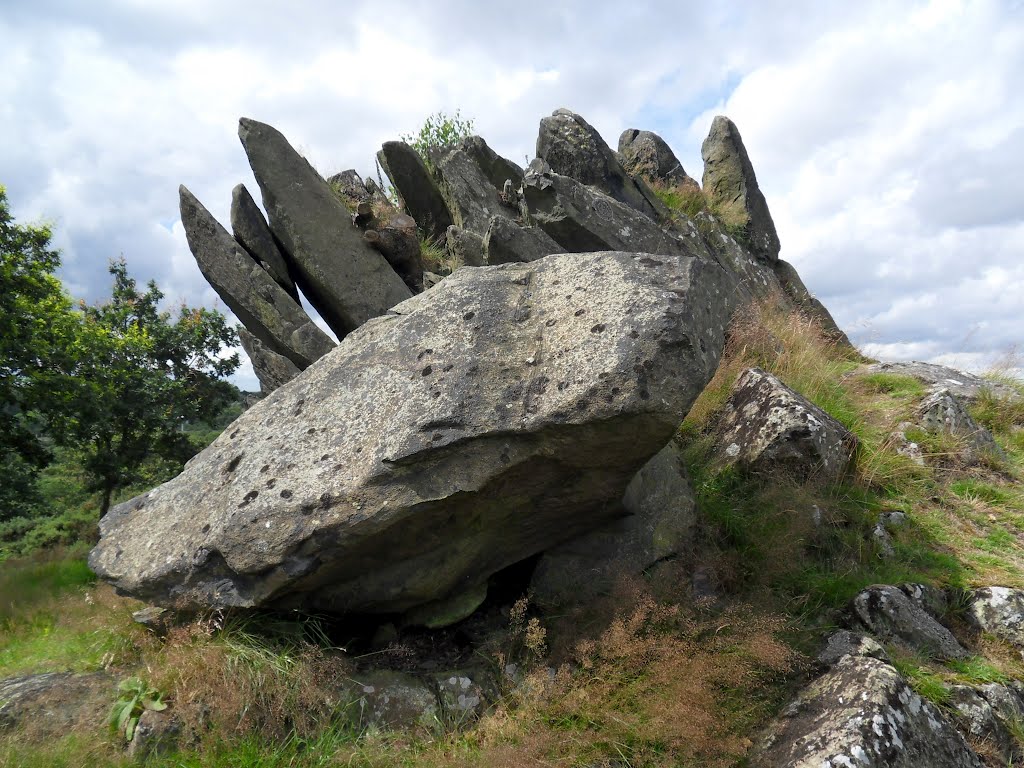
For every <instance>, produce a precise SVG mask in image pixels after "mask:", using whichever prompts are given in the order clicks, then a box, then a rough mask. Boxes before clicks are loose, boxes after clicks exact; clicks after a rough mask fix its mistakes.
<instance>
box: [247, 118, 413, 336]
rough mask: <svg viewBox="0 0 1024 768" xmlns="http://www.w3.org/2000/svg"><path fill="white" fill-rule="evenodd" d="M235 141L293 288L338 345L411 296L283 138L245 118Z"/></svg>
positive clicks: (270, 129)
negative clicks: (284, 255) (253, 179)
mask: <svg viewBox="0 0 1024 768" xmlns="http://www.w3.org/2000/svg"><path fill="white" fill-rule="evenodd" d="M238 136H239V138H240V139H241V140H242V146H243V147H245V153H246V155H248V157H249V164H250V165H251V166H252V172H253V175H255V176H256V181H257V183H258V184H259V185H260V191H261V192H262V193H263V207H264V208H265V209H266V211H267V217H268V218H269V220H270V229H271V231H272V232H273V233H274V236H275V237H276V238H277V240H278V242H280V243H281V245H282V246H283V248H284V250H285V252H286V253H287V254H288V259H289V263H290V265H291V266H292V267H293V270H292V271H293V272H294V276H295V280H296V282H297V283H298V285H299V288H301V289H302V293H303V294H304V295H305V296H306V298H307V299H309V301H310V303H311V304H312V305H313V306H314V307H315V308H316V310H317V312H319V313H320V316H321V317H322V318H323V319H324V320H325V321H327V324H328V325H329V326H330V327H331V330H333V331H334V332H335V333H336V334H337V335H338V337H339V338H340V337H342V336H344V335H345V334H347V333H349V332H350V331H353V330H355V329H356V328H358V327H359V326H360V325H362V324H363V323H365V322H366V321H367V320H369V319H370V318H372V317H377V316H378V315H381V314H383V313H384V312H385V311H387V310H388V309H389V308H391V307H393V306H394V305H395V304H397V303H399V302H400V301H403V300H404V299H407V298H408V297H409V296H410V295H411V293H410V291H409V289H408V288H407V287H406V285H405V284H404V283H403V282H402V280H401V278H400V277H399V276H398V275H397V274H396V273H395V271H394V270H393V269H392V268H391V267H390V266H389V265H388V263H387V261H385V259H384V257H383V256H381V255H380V253H378V252H377V251H376V250H374V249H373V248H372V247H371V246H370V245H369V243H367V242H366V241H365V240H364V239H363V237H362V235H361V233H360V232H359V230H358V229H357V228H356V227H355V226H354V225H353V224H352V222H351V218H350V216H349V214H348V210H347V209H346V208H345V206H344V205H343V204H342V202H341V201H340V200H339V199H338V198H337V197H336V196H335V194H334V193H333V192H332V191H331V187H330V185H329V184H328V183H327V182H326V181H324V179H323V178H321V176H320V174H318V173H317V172H316V171H315V170H313V168H312V166H310V164H309V163H308V162H307V161H306V160H305V159H304V158H303V157H302V156H301V155H299V153H298V152H296V151H295V150H294V149H293V148H292V146H291V145H290V144H289V143H288V141H287V140H286V139H285V137H284V136H282V135H281V134H280V133H279V132H278V131H276V130H275V129H273V128H271V127H270V126H269V125H265V124H263V123H258V122H256V121H255V120H249V119H247V118H242V119H241V120H240V121H239V127H238ZM243 322H244V321H243Z"/></svg>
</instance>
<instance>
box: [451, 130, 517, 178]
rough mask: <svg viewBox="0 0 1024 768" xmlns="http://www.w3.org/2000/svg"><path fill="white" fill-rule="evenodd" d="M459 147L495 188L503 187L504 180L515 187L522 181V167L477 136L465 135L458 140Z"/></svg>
mask: <svg viewBox="0 0 1024 768" xmlns="http://www.w3.org/2000/svg"><path fill="white" fill-rule="evenodd" d="M459 149H461V150H462V151H463V152H465V153H466V154H467V155H469V156H470V157H471V158H472V159H473V162H474V163H476V165H477V167H478V168H479V169H480V170H481V171H482V172H483V174H484V176H486V177H487V179H488V181H490V182H491V185H492V186H493V187H494V188H495V189H497V190H499V191H501V190H502V189H504V188H505V182H506V181H511V182H512V186H513V187H515V188H517V189H518V188H519V185H520V184H522V183H523V169H522V168H520V167H519V166H518V165H516V164H515V163H513V162H512V161H511V160H506V159H505V158H504V157H502V156H501V155H499V154H498V153H497V152H495V151H494V150H493V149H491V148H490V147H489V146H487V142H486V141H484V140H483V139H482V138H480V137H479V136H467V137H466V138H464V139H463V140H462V141H460V142H459Z"/></svg>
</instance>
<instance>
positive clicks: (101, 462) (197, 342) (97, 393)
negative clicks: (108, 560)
mask: <svg viewBox="0 0 1024 768" xmlns="http://www.w3.org/2000/svg"><path fill="white" fill-rule="evenodd" d="M50 240H51V232H50V230H49V228H47V227H45V226H41V225H19V224H16V223H15V222H14V220H13V217H12V216H11V214H10V211H9V208H8V204H7V198H6V193H5V192H4V190H3V188H2V187H0V281H2V290H0V398H2V400H0V472H3V482H0V520H3V519H6V518H10V517H13V516H18V515H26V514H29V513H30V511H31V508H32V504H33V501H34V499H33V490H34V487H35V485H34V484H35V476H36V473H37V472H38V470H39V468H41V467H42V466H45V464H46V463H47V461H48V460H49V458H50V450H49V446H50V445H53V444H56V445H62V446H66V447H69V448H72V449H74V450H75V451H77V452H78V454H79V455H80V457H81V461H82V466H83V469H84V470H85V473H86V475H87V477H88V488H89V490H90V491H97V492H99V493H100V494H101V514H103V513H105V512H106V511H107V508H108V507H109V504H110V500H111V498H112V496H113V494H114V492H115V491H116V490H117V489H119V488H123V487H125V486H126V485H129V484H130V483H132V482H134V481H136V480H137V479H138V478H139V477H140V470H141V469H142V468H143V466H144V465H145V464H146V462H148V461H152V460H160V461H166V462H170V463H172V464H176V465H179V466H180V465H181V464H182V463H183V462H184V461H185V460H187V459H188V458H189V457H190V456H191V455H192V453H194V450H195V449H194V447H193V444H192V443H191V442H190V441H189V439H188V437H187V435H186V434H184V433H183V431H182V430H183V427H184V426H185V424H186V423H188V422H192V421H197V420H206V419H210V418H212V417H213V416H215V415H216V414H217V413H218V412H219V411H220V410H221V409H222V408H223V407H224V406H225V405H226V404H227V403H229V402H231V401H232V400H234V399H236V396H237V390H236V389H235V388H234V386H232V385H231V384H229V383H228V382H226V381H224V380H223V378H224V377H225V376H227V375H229V374H231V373H232V372H233V371H234V370H235V369H236V368H237V367H238V356H237V355H231V356H225V355H223V354H222V350H223V349H224V348H225V347H231V346H233V345H234V344H236V343H237V337H236V335H235V332H234V330H233V329H232V328H230V327H229V326H228V325H227V323H226V321H225V318H224V317H223V315H221V314H220V313H218V312H215V311H210V310H206V309H193V308H189V307H187V306H185V305H182V306H181V307H179V308H178V311H177V316H176V317H172V315H171V313H169V312H166V311H161V310H160V308H159V305H160V302H161V300H162V299H163V293H162V292H161V291H160V289H159V288H158V287H157V285H156V283H154V282H152V281H150V282H149V284H148V285H147V287H146V290H145V291H142V290H140V289H139V287H138V285H137V283H136V281H135V280H134V279H133V278H132V277H131V276H130V275H129V274H128V268H127V265H126V264H125V262H124V260H123V259H121V260H118V261H114V262H112V263H111V265H110V273H111V275H112V276H113V279H114V284H113V291H112V295H111V298H110V300H109V301H106V302H102V303H98V304H95V305H92V306H89V305H86V304H85V303H84V302H83V303H80V304H79V305H78V306H77V307H76V306H75V305H74V304H73V302H72V301H71V299H70V298H69V297H68V296H67V295H66V294H65V292H64V290H63V287H62V285H61V283H60V280H59V279H58V278H57V277H56V276H55V275H54V272H55V270H56V269H57V267H58V266H59V265H60V257H59V254H58V253H57V251H55V250H54V249H53V248H52V247H51V245H50Z"/></svg>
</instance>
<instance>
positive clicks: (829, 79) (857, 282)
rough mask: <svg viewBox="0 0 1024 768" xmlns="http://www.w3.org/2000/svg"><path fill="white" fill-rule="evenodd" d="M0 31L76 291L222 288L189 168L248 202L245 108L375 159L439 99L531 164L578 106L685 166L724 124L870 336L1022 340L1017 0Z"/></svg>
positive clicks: (108, 9) (407, 10)
mask: <svg viewBox="0 0 1024 768" xmlns="http://www.w3.org/2000/svg"><path fill="white" fill-rule="evenodd" d="M0 39H2V40H3V41H4V44H3V46H2V47H0V71H2V72H3V75H4V76H3V78H0V183H2V184H4V185H6V187H7V190H8V197H9V199H10V202H11V204H12V208H13V210H14V214H15V216H16V217H17V219H18V220H20V221H27V220H39V219H46V220H49V221H51V222H53V223H54V224H55V226H56V244H57V245H58V246H59V247H60V248H61V249H62V251H63V255H64V267H63V271H62V277H63V278H64V280H65V283H66V285H67V287H68V290H69V291H70V292H71V293H72V294H73V295H74V296H76V297H80V298H85V299H88V300H96V299H99V298H102V297H103V296H104V294H105V292H106V291H107V290H108V287H109V276H108V275H107V273H106V264H107V261H108V260H109V259H110V258H112V257H117V256H118V255H121V254H123V255H124V256H125V258H126V259H127V260H128V264H129V268H130V270H131V272H132V273H133V274H134V275H135V276H136V277H138V278H139V279H140V280H148V279H150V278H154V279H156V281H157V282H158V283H159V285H160V286H161V288H162V289H163V290H164V291H165V293H166V294H167V295H168V297H169V300H170V301H181V300H185V301H187V302H188V303H190V304H205V305H207V306H215V305H217V302H218V300H217V297H216V294H215V293H214V292H213V290H212V289H211V288H209V286H208V285H207V284H206V283H205V282H204V280H203V278H202V276H201V275H200V273H199V270H198V269H197V268H196V266H195V264H194V262H193V260H192V257H191V255H190V254H189V252H188V248H187V245H186V243H185V236H184V233H183V231H182V228H181V224H180V222H179V221H178V210H177V204H178V196H177V186H178V184H179V183H184V184H186V185H187V186H188V187H189V188H190V189H191V190H192V191H193V192H194V193H195V194H196V195H197V196H198V197H199V198H200V199H201V200H202V201H203V202H204V203H205V204H206V205H207V207H208V208H209V209H210V210H211V211H212V212H213V213H214V215H215V216H217V217H218V218H220V219H221V221H222V222H227V221H228V210H229V206H230V196H231V188H232V187H233V186H234V185H235V184H236V183H238V182H239V181H244V182H246V184H247V186H249V188H250V190H251V191H253V192H254V193H255V192H256V190H257V188H256V185H255V182H254V181H253V179H252V176H251V173H250V172H249V169H248V166H247V164H246V161H245V155H244V153H243V152H242V148H241V146H240V145H239V143H238V139H237V135H236V126H237V119H238V117H240V116H243V115H244V116H248V117H253V118H255V119H258V120H261V121H264V122H269V123H271V124H273V125H274V126H276V127H277V128H279V129H280V130H281V131H283V132H284V134H285V135H286V136H288V137H289V139H290V140H291V141H292V143H293V145H294V146H296V147H297V148H298V149H299V150H300V151H301V152H303V154H305V155H306V156H307V157H308V158H309V159H310V161H311V162H312V163H313V164H314V165H315V166H316V167H317V168H318V169H319V170H320V171H321V172H322V173H324V174H330V173H334V172H337V171H340V170H343V169H345V168H353V167H354V168H356V169H357V170H359V171H360V172H361V173H364V174H366V173H368V172H370V171H371V169H372V167H373V166H372V164H373V153H374V151H375V150H376V149H377V148H378V147H379V145H380V144H381V143H382V142H383V141H386V140H388V139H392V138H397V137H398V136H399V135H400V134H403V133H411V132H414V131H415V130H416V129H417V127H418V126H419V125H420V124H421V123H422V121H423V119H424V118H425V117H426V116H427V115H428V114H430V113H432V112H435V111H437V110H443V111H446V112H453V111H454V110H456V109H460V110H461V112H462V114H463V116H465V117H471V118H473V119H474V120H475V126H476V130H477V132H478V133H479V134H481V135H482V136H484V137H485V138H486V139H487V141H488V143H490V144H491V146H493V147H494V148H495V149H496V150H497V151H499V152H500V153H502V154H504V155H506V156H507V157H509V158H511V159H513V160H515V161H517V162H519V163H520V164H525V163H526V162H527V160H528V158H530V157H532V156H533V149H534V142H535V140H536V135H537V123H538V120H539V119H540V118H541V117H542V116H544V115H546V114H549V113H550V112H551V111H552V110H554V109H556V108H558V107H563V106H564V107H569V108H571V109H572V110H574V111H576V112H578V113H580V114H582V115H583V116H584V117H586V118H587V119H588V120H589V121H590V122H591V123H592V124H593V125H594V126H595V127H597V129H598V130H599V131H601V133H602V134H603V135H604V137H605V139H606V140H607V141H608V143H609V144H611V145H612V146H613V147H614V146H615V145H616V143H617V139H618V135H619V133H620V132H621V131H622V130H623V129H625V128H644V129H648V130H654V131H656V132H658V133H660V134H661V135H662V136H663V137H664V138H665V139H666V140H667V141H668V142H669V144H670V145H671V146H672V147H673V148H674V149H675V151H676V153H677V155H679V157H680V159H681V160H682V162H683V166H684V168H686V170H687V171H688V172H689V173H690V174H691V175H693V176H695V177H697V178H699V177H700V174H701V163H700V143H701V140H702V139H703V137H704V136H705V135H706V133H707V131H708V128H709V126H710V124H711V119H712V118H713V116H714V115H716V114H726V115H728V116H730V117H731V118H732V119H733V120H734V121H735V122H736V124H737V125H738V127H739V129H740V131H741V133H742V135H743V138H744V141H745V143H746V145H747V149H748V152H749V154H750V156H751V159H752V160H753V163H754V168H755V170H756V172H757V176H758V180H759V181H760V184H761V187H762V189H763V190H764V192H765V195H766V197H767V199H768V204H769V206H770V208H771V210H772V213H773V216H774V218H775V222H776V226H777V228H778V230H779V235H780V238H781V240H782V256H783V258H785V259H787V260H788V261H790V262H792V263H793V264H794V265H796V266H797V268H798V269H799V271H800V273H801V275H802V276H803V278H804V281H805V282H806V283H807V285H808V286H809V288H810V289H811V290H812V291H813V292H815V293H816V294H817V295H818V296H819V298H821V299H822V300H823V301H824V302H825V304H826V305H827V306H828V307H829V308H830V309H831V311H832V313H833V314H834V315H835V317H836V320H837V321H838V322H839V324H840V325H841V326H842V327H843V328H844V329H845V330H846V331H847V332H848V333H849V334H850V336H851V338H852V339H853V340H854V342H855V343H857V344H858V345H859V346H860V347H861V348H862V349H863V350H864V351H865V352H866V353H868V354H870V355H873V356H876V357H880V358H883V359H922V360H933V361H938V362H947V363H955V364H959V365H961V366H965V367H972V368H984V367H985V366H987V365H989V364H990V363H991V362H992V361H993V360H995V359H997V358H999V357H1000V356H1002V355H1004V354H1005V353H1006V352H1007V351H1008V350H1010V349H1011V348H1012V347H1013V346H1014V345H1016V344H1021V343H1024V319H1022V318H1024V96H1022V95H1021V94H1024V84H1022V82H1024V2H1021V0H1003V2H998V1H996V0H991V1H989V2H984V1H983V2H955V1H953V0H949V1H946V0H936V1H935V2H906V3H901V2H896V1H895V0H889V1H888V2H878V3H875V2H869V1H867V2H865V1H862V2H857V3H847V2H834V3H828V2H821V1H815V2H797V1H796V0H790V1H788V2H772V1H770V0H759V1H758V2H753V1H751V2H730V1H729V0H716V2H710V3H709V2H700V3H696V2H681V1H680V0H666V1H665V2H646V3H645V2H636V3H632V4H630V3H610V2H603V1H602V0H580V1H576V0H573V1H571V2H559V0H544V2H534V0H520V2H517V3H511V4H509V3H503V4H495V3H481V2H479V1H478V0H435V2H432V3H411V2H404V1H403V0H392V1H391V2H387V1H386V0H377V1H376V2H362V1H361V0H353V1H351V2H345V3H341V2H332V1H331V0H294V2H289V3H283V2H269V1H267V0H238V1H236V0H174V1H173V2H171V1H170V0H92V1H91V2H88V3H84V2H80V1H79V0H3V2H2V3H0ZM256 196H257V199H258V194H257V195H256ZM220 308H221V309H223V305H220ZM238 383H239V384H240V385H241V386H243V387H248V388H251V389H255V388H257V387H258V385H257V383H256V381H255V378H254V377H253V376H252V373H251V369H249V368H245V369H243V371H242V372H241V373H240V374H239V377H238Z"/></svg>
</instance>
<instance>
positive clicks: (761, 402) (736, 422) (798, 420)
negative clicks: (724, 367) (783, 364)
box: [718, 368, 856, 482]
mask: <svg viewBox="0 0 1024 768" xmlns="http://www.w3.org/2000/svg"><path fill="white" fill-rule="evenodd" d="M718 431H719V440H718V445H719V449H718V455H719V460H720V461H721V462H722V463H723V464H726V465H727V464H736V465H737V466H739V467H741V468H742V469H744V470H746V471H749V472H756V473H769V474H771V473H779V472H784V473H791V474H793V475H795V476H797V477H799V478H801V479H815V480H820V481H822V482H835V481H836V480H838V479H839V478H840V477H842V475H843V473H844V472H846V469H847V467H848V466H849V464H850V461H851V459H852V457H853V451H854V449H855V447H856V438H855V437H854V436H853V435H852V434H851V433H850V432H849V431H848V430H847V429H846V428H845V427H843V425H842V424H840V423H839V422H837V421H836V420H835V419H833V418H832V417H831V416H829V415H828V414H827V413H825V412H824V411H823V410H821V409H820V408H818V407H817V406H816V405H814V404H813V403H811V402H809V401H808V400H806V399H805V398H804V397H802V396H801V395H799V394H798V393H796V392H794V391H793V390H792V389H790V388H789V387H787V386H786V385H785V384H783V383H782V382H781V381H779V379H778V378H776V377H775V376H773V375H772V374H770V373H767V372H765V371H763V370H761V369H760V368H748V369H746V370H745V371H743V372H742V373H741V374H740V375H739V377H738V378H737V379H736V384H735V385H734V386H733V390H732V394H731V395H730V396H729V400H728V402H727V403H726V405H725V408H724V410H723V412H722V416H721V419H720V421H719V424H718Z"/></svg>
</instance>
